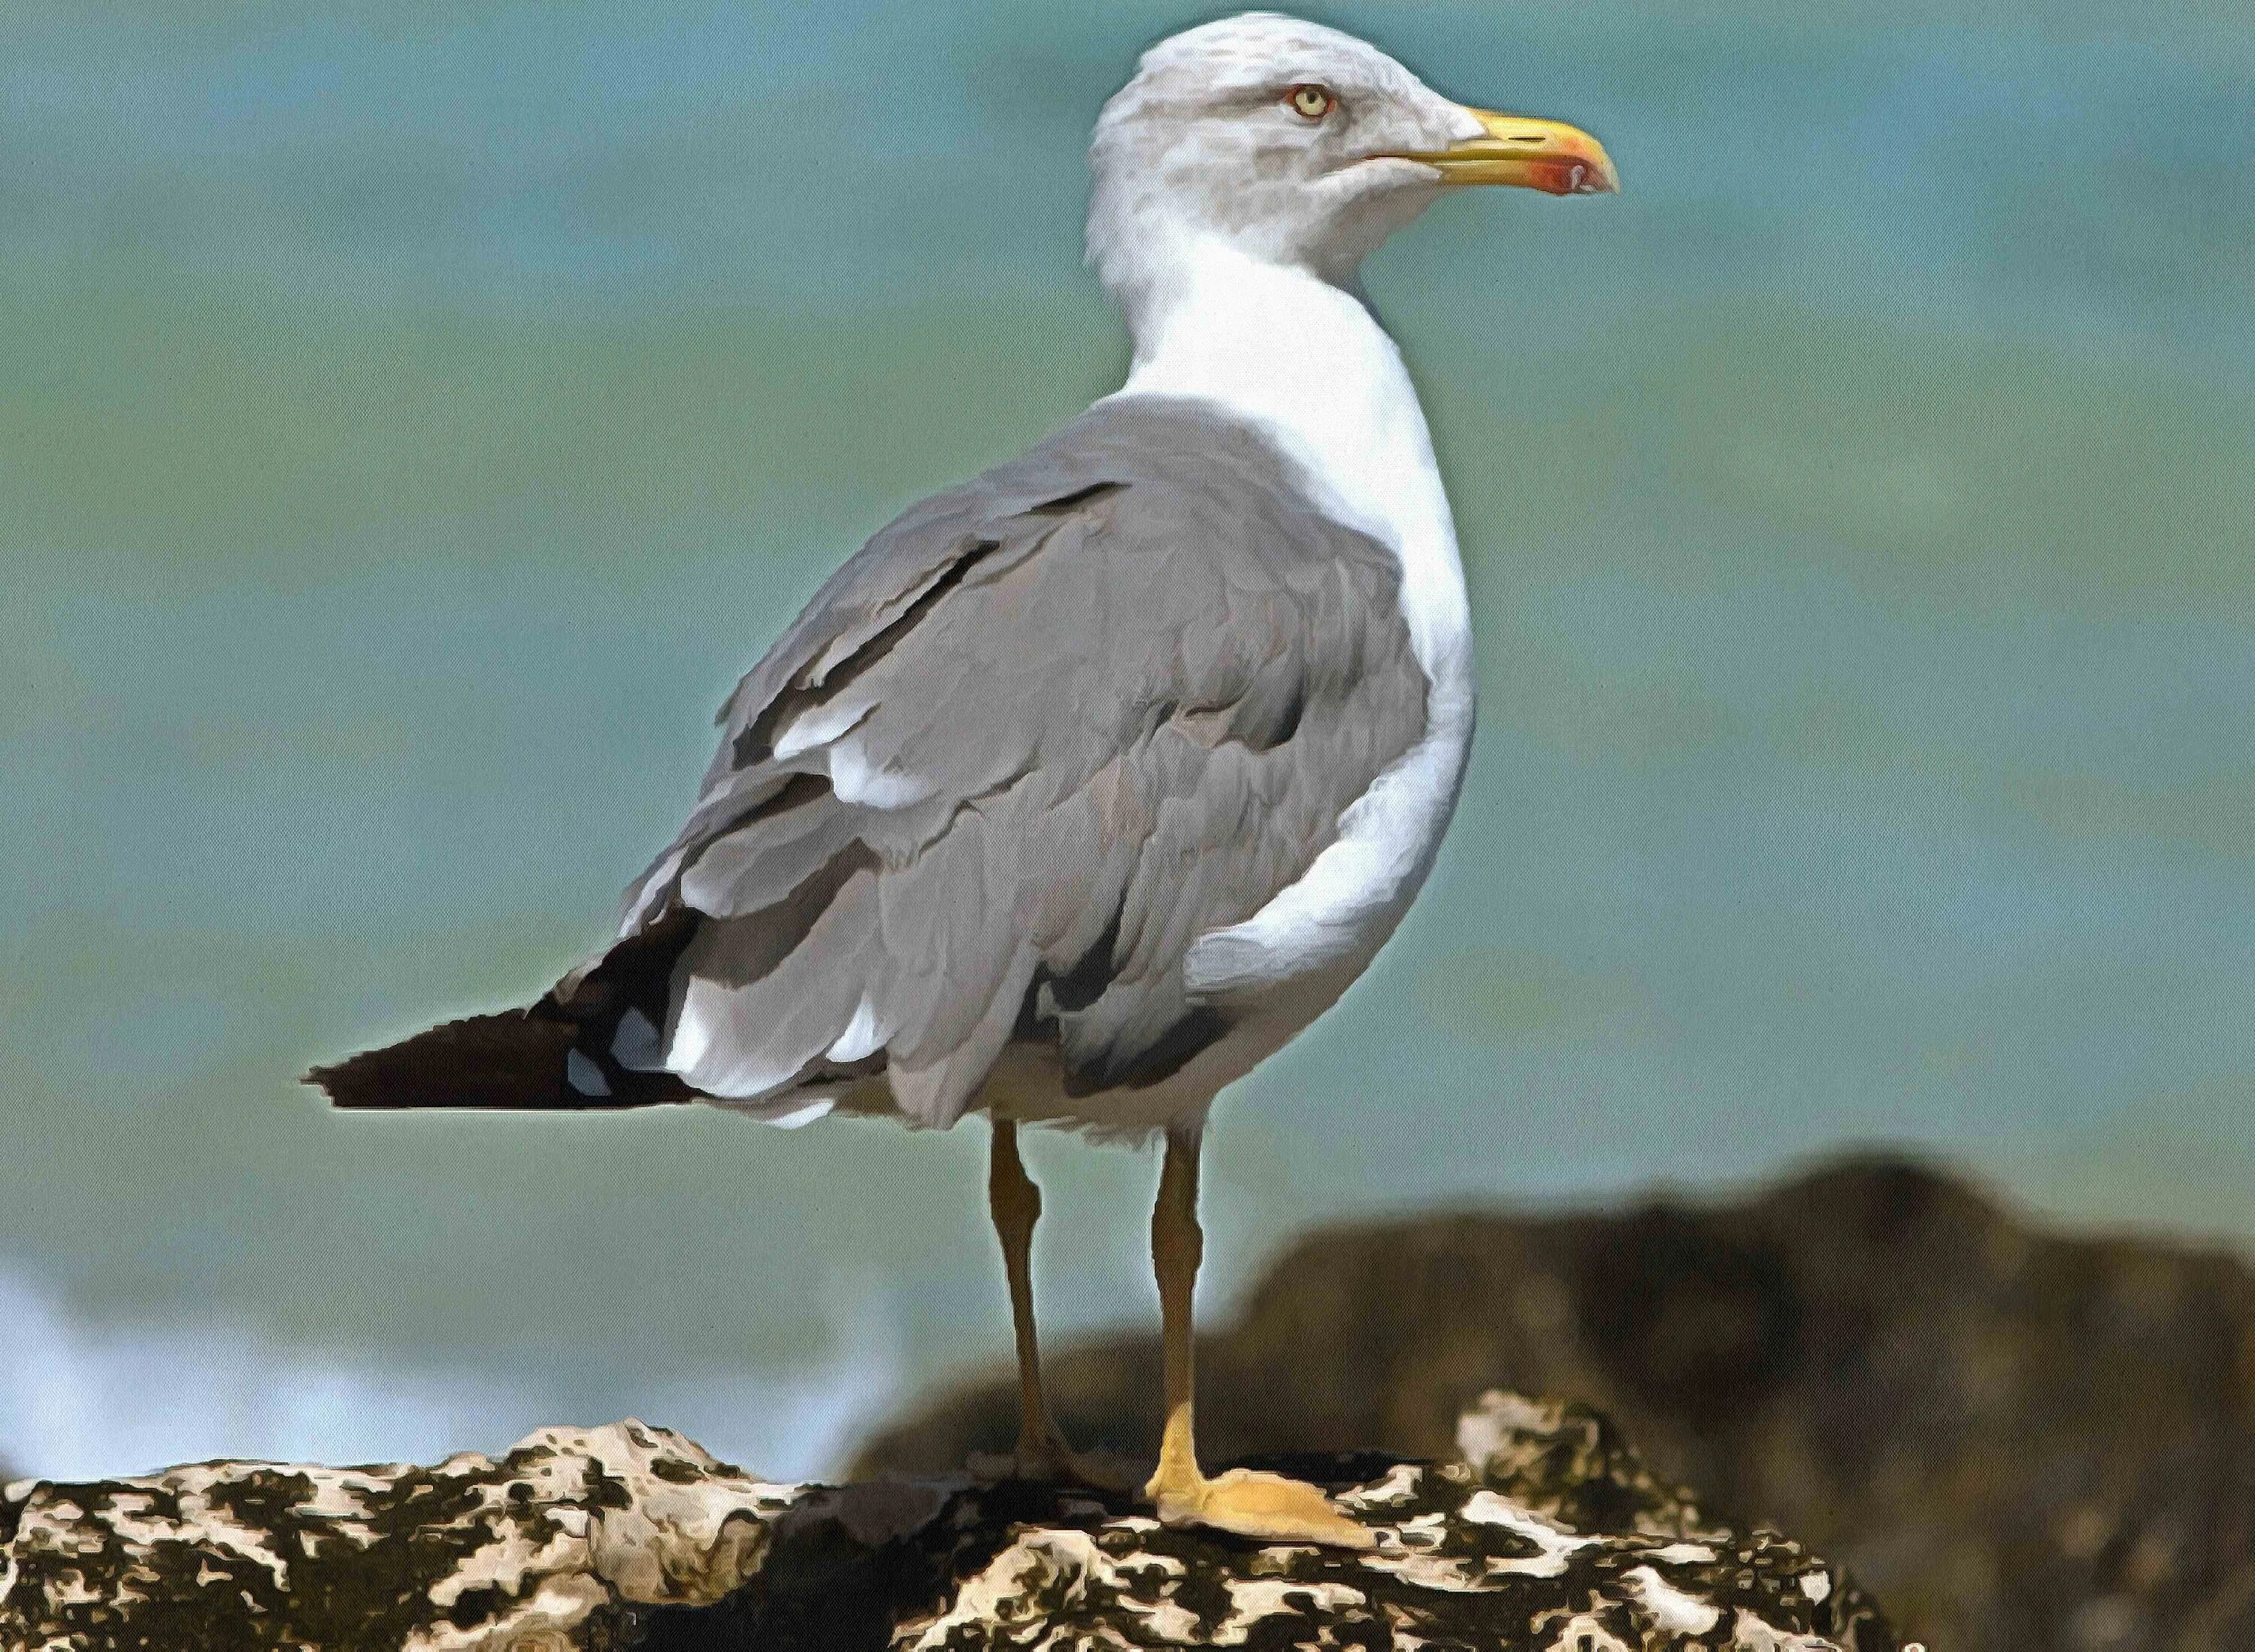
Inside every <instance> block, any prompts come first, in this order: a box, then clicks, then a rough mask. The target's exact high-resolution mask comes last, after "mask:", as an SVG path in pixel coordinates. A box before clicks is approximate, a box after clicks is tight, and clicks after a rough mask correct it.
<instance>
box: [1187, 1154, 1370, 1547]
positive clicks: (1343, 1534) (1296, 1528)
mask: <svg viewBox="0 0 2255 1652" xmlns="http://www.w3.org/2000/svg"><path fill="white" fill-rule="evenodd" d="M1204 1253H1205V1234H1203V1233H1201V1232H1200V1231H1199V1228H1198V1131H1197V1130H1196V1129H1195V1128H1190V1129H1176V1130H1170V1131H1168V1132H1167V1159H1166V1164H1165V1166H1164V1168H1163V1169H1162V1170H1160V1172H1159V1198H1158V1202H1157V1203H1156V1204H1155V1205H1154V1206H1152V1208H1151V1266H1152V1271H1153V1272H1154V1273H1156V1275H1157V1276H1158V1281H1159V1321H1160V1327H1161V1333H1162V1336H1163V1339H1164V1347H1165V1369H1166V1389H1167V1424H1166V1432H1165V1433H1164V1434H1163V1436H1162V1437H1161V1438H1160V1443H1159V1466H1158V1470H1157V1472H1156V1473H1154V1474H1153V1475H1152V1476H1151V1480H1150V1484H1149V1485H1148V1486H1146V1487H1144V1488H1143V1494H1144V1495H1145V1496H1147V1497H1149V1499H1150V1500H1151V1502H1152V1505H1153V1507H1154V1508H1156V1510H1157V1511H1158V1515H1159V1518H1160V1519H1161V1520H1162V1521H1163V1522H1165V1523H1166V1524H1168V1525H1170V1526H1212V1527H1214V1528H1216V1529H1219V1530H1221V1531H1227V1532H1234V1533H1236V1534H1237V1535H1238V1536H1244V1537H1261V1538H1267V1539H1269V1540H1271V1541H1273V1542H1279V1543H1330V1544H1331V1545H1333V1546H1334V1547H1337V1548H1341V1549H1367V1548H1369V1547H1371V1546H1372V1544H1373V1543H1375V1542H1376V1541H1377V1540H1376V1539H1375V1538H1374V1537H1373V1536H1372V1535H1371V1533H1370V1531H1369V1529H1367V1528H1366V1527H1363V1526H1359V1525H1357V1524H1356V1523H1355V1522H1353V1521H1352V1520H1349V1519H1348V1518H1347V1517H1346V1516H1345V1515H1342V1514H1341V1513H1339V1511H1338V1509H1337V1508H1333V1507H1332V1506H1331V1500H1330V1499H1328V1498H1326V1497H1325V1496H1324V1494H1323V1493H1322V1492H1320V1491H1318V1490H1317V1488H1316V1487H1313V1486H1309V1485H1306V1484H1303V1482H1301V1481H1299V1480H1286V1479H1284V1478H1283V1477H1282V1475H1278V1474H1262V1473H1254V1471H1253V1470H1250V1469H1243V1468H1233V1469H1232V1470H1230V1471H1229V1473H1226V1474H1223V1475H1220V1476H1219V1477H1217V1478H1216V1479H1213V1480H1208V1479H1207V1478H1206V1477H1205V1474H1204V1473H1200V1472H1199V1469H1198V1445H1197V1441H1196V1439H1195V1438H1194V1429H1193V1426H1192V1413H1193V1411H1194V1409H1195V1405H1194V1396H1193V1393H1192V1390H1193V1389H1194V1388H1195V1387H1196V1385H1197V1372H1196V1370H1195V1353H1196V1332H1195V1331H1194V1329H1193V1326H1192V1323H1191V1301H1192V1297H1193V1296H1194V1294H1195V1292H1196V1290H1197V1286H1198V1262H1199V1261H1200V1260H1201V1258H1202V1257H1203V1255H1204Z"/></svg>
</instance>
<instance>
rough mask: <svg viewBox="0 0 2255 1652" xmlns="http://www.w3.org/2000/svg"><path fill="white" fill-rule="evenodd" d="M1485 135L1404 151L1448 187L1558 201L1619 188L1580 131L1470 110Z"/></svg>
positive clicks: (1602, 156) (1600, 151) (1600, 150)
mask: <svg viewBox="0 0 2255 1652" xmlns="http://www.w3.org/2000/svg"><path fill="white" fill-rule="evenodd" d="M1465 114H1467V115H1469V116H1472V118H1473V119H1474V120H1476V121H1478V122H1479V123H1480V125H1481V127H1482V128H1483V129H1484V130H1482V131H1481V133H1480V135H1479V137H1467V138H1464V139H1461V140H1459V141H1458V142H1457V143H1454V144H1450V145H1449V146H1448V147H1447V148H1446V149H1437V150H1425V151H1402V152H1397V153H1395V154H1394V156H1393V157H1392V158H1394V159H1396V160H1414V161H1419V162H1422V163H1423V165H1428V166H1430V167H1431V168H1433V170H1434V171H1436V172H1439V173H1440V174H1441V181H1442V182H1443V183H1444V184H1512V185H1515V186H1518V187H1520V188H1521V189H1540V190H1542V191H1543V192H1545V193H1549V194H1553V195H1605V194H1611V193H1613V192H1615V191H1616V190H1618V189H1619V187H1620V174H1619V173H1618V172H1615V171H1614V170H1613V163H1612V157H1610V156H1608V155H1607V154H1606V153H1605V145H1604V144H1600V143H1599V142H1598V140H1597V139H1596V138H1594V137H1591V136H1590V135H1589V134H1588V133H1587V132H1585V131H1584V130H1582V129H1581V128H1580V127H1578V126H1569V125H1567V124H1566V123H1564V122H1563V121H1538V120H1535V119H1534V118H1533V117H1532V116H1526V115H1499V114H1497V113H1496V112H1495V111H1494V110H1493V109H1466V110H1465Z"/></svg>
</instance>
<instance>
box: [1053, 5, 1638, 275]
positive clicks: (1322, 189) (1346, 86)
mask: <svg viewBox="0 0 2255 1652" xmlns="http://www.w3.org/2000/svg"><path fill="white" fill-rule="evenodd" d="M1089 160H1090V165H1091V167H1092V171H1093V172H1094V173H1095V188H1094V192H1093V193H1092V197H1091V200H1090V202H1089V211H1088V257H1089V262H1090V263H1091V264H1093V265H1094V266H1095V267H1096V271H1097V273H1098V275H1099V277H1100V278H1102V280H1103V282H1104V284H1105V285H1106V287H1107V288H1109V289H1111V291H1112V292H1113V293H1114V294H1115V295H1117V296H1119V297H1120V299H1123V300H1124V301H1126V302H1127V304H1128V305H1129V306H1130V307H1131V309H1132V308H1133V307H1134V306H1135V302H1136V299H1137V298H1138V296H1139V294H1140V292H1142V289H1144V288H1146V287H1148V286H1149V285H1150V284H1151V283H1152V282H1153V281H1154V280H1156V279H1158V278H1161V277H1163V273H1164V271H1165V270H1166V269H1167V267H1168V266H1169V265H1170V264H1171V263H1173V262H1174V261H1176V260H1177V259H1178V258H1179V257H1181V256H1182V255H1183V253H1184V250H1185V249H1186V247H1187V246H1188V244H1190V243H1195V242H1197V241H1198V240H1200V239H1205V238H1219V239H1221V240H1224V241H1226V242H1227V243H1230V244H1231V245H1232V246H1233V247H1234V248H1235V249H1236V250H1239V251H1240V252H1242V253H1245V254H1247V255H1248V256H1251V257H1255V258H1258V259H1260V260H1261V261H1262V262H1264V263H1272V264H1284V265H1289V266H1296V267H1298V268H1301V269H1304V270H1307V271H1310V272H1311V273H1313V274H1315V275H1317V277H1319V278H1322V279H1324V280H1325V281H1329V282H1331V283H1333V284H1335V285H1347V284H1348V283H1351V282H1352V279H1353V277H1354V272H1355V271H1356V268H1357V267H1358V266H1359V264H1361V262H1362V260H1363V259H1364V258H1365V257H1367V256H1368V255H1369V254H1370V253H1371V252H1373V251H1374V250H1376V249H1377V247H1378V246H1379V244H1380V243H1382V242H1383V241H1384V240H1385V239H1386V238H1387V236H1388V235H1391V234H1393V232H1394V230H1396V229H1398V228H1401V226H1402V225H1404V224H1406V223H1408V221H1410V220H1411V219H1413V218H1415V217H1416V215H1417V214H1419V213H1421V212H1423V210H1424V209H1425V208H1426V207H1429V206H1430V205H1431V204H1432V202H1433V201H1434V200H1435V199H1437V196H1438V195H1439V193H1440V192H1441V190H1442V189H1443V188H1444V187H1445V186H1449V185H1451V184H1459V183H1492V184H1520V185H1524V186H1530V187H1534V188H1538V189H1543V190H1547V191H1549V192H1550V193H1557V194H1564V193H1591V192H1596V191H1600V190H1608V189H1611V188H1612V187H1614V179H1613V171H1612V163H1611V162H1610V161H1608V160H1607V159H1606V158H1605V151H1604V150H1603V149H1602V148H1601V147H1599V146H1598V143H1597V140H1596V139H1594V138H1592V137H1590V136H1589V135H1588V134H1587V133H1585V132H1581V131H1577V130H1575V129H1574V128H1572V127H1570V126H1563V125H1560V124H1558V123H1555V122H1549V121H1535V120H1529V119H1527V118H1524V117H1521V116H1501V115H1496V114H1493V113H1491V112H1489V111H1487V110H1485V109H1472V108H1469V107H1467V106H1466V105H1465V104H1461V103H1457V102H1451V101H1450V100H1449V99H1448V98H1445V97H1443V96H1442V95H1440V94H1439V93H1437V92H1436V91H1434V90H1433V89H1432V88H1430V87H1428V86H1427V85H1425V83H1424V82H1423V81H1420V80H1419V79H1418V78H1417V77H1416V75H1414V74H1411V73H1410V72H1409V71H1408V69H1406V68H1404V67H1402V66H1401V64H1399V63H1397V62H1395V61H1394V60H1393V59H1392V58H1390V57H1388V56H1387V55H1386V53H1383V52H1380V50H1379V49H1378V48H1377V47H1375V46H1371V45H1369V44H1367V43H1366V42H1365V41H1361V40H1358V39H1355V38H1354V37H1353V36H1352V35H1349V34H1342V33H1340V32H1338V30H1336V29H1327V28H1324V26H1323V25H1320V24H1314V23H1304V22H1302V21H1301V20H1300V19H1298V18H1287V17H1282V16H1280V15H1278V14H1276V13H1275V12H1265V11H1254V12H1247V13H1246V14H1245V15H1243V16H1242V17H1235V18H1224V19H1222V20H1221V21H1219V22H1216V23H1208V24H1204V25H1200V26H1198V27H1197V28H1194V29H1191V30H1187V31H1185V32H1183V33H1181V34H1177V35H1175V36H1173V37H1172V38H1170V39H1165V40H1162V41H1161V42H1160V43H1159V44H1158V45H1156V46H1153V47H1152V48H1151V49H1150V50H1149V52H1147V53H1144V54H1143V59H1142V63H1141V64H1140V65H1139V66H1138V67H1137V69H1136V72H1135V78H1134V79H1132V80H1131V81H1128V82H1127V85H1126V86H1124V87H1122V88H1120V90H1119V91H1118V92H1117V93H1115V94H1114V95H1113V97H1112V99H1111V101H1110V102H1106V104H1105V106H1104V112H1103V113H1102V114H1101V115H1100V116H1098V118H1097V123H1096V134H1095V137H1094V138H1093V139H1092V142H1091V144H1090V145H1089Z"/></svg>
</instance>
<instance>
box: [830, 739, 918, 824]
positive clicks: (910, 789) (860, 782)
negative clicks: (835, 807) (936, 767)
mask: <svg viewBox="0 0 2255 1652" xmlns="http://www.w3.org/2000/svg"><path fill="white" fill-rule="evenodd" d="M827 755H828V758H829V763H830V789H831V791H834V792H836V793H837V794H838V801H839V802H840V803H858V804H861V805H862V806H863V807H865V808H870V809H905V808H908V807H909V806H910V805H912V804H918V803H922V802H923V801H924V799H925V798H929V797H930V796H931V791H932V787H931V781H929V780H925V779H923V778H921V777H918V776H916V775H900V774H893V773H890V772H889V771H888V770H883V769H880V768H877V767H876V766H875V765H874V764H873V763H870V761H869V759H868V754H867V753H865V752H864V751H862V749H861V747H859V746H858V745H854V744H853V743H852V742H847V743H846V744H844V745H838V746H832V747H831V748H830V750H829V752H828V754H827Z"/></svg>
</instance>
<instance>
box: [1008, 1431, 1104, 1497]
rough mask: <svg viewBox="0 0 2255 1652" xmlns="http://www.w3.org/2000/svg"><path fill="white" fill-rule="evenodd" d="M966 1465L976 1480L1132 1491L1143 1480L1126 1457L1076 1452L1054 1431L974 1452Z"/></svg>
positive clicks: (1100, 1490) (1093, 1489) (1095, 1489)
mask: <svg viewBox="0 0 2255 1652" xmlns="http://www.w3.org/2000/svg"><path fill="white" fill-rule="evenodd" d="M966 1466H967V1467H968V1468H969V1469H970V1470H971V1473H972V1475H973V1478H974V1479H977V1480H990V1481H991V1480H1029V1481H1032V1482H1034V1483H1035V1484H1037V1485H1044V1486H1085V1487H1087V1488H1088V1489H1089V1490H1091V1491H1098V1492H1113V1493H1119V1492H1130V1491H1134V1490H1135V1487H1136V1486H1137V1484H1138V1483H1139V1482H1140V1481H1141V1480H1142V1474H1141V1473H1139V1472H1138V1469H1137V1466H1136V1465H1135V1464H1134V1463H1132V1462H1130V1461H1128V1460H1127V1459H1126V1458H1121V1457H1114V1456H1113V1454H1112V1453H1111V1452H1076V1451H1074V1450H1073V1449H1072V1447H1071V1446H1070V1445H1066V1444H1065V1443H1064V1438H1063V1437H1062V1436H1059V1435H1055V1434H1050V1435H1044V1436H1040V1437H1036V1438H1026V1439H1021V1440H1020V1441H1019V1442H1018V1444H1017V1448H1016V1449H1015V1451H1009V1452H973V1453H972V1454H971V1460H970V1462H969V1463H968V1464H967V1465H966Z"/></svg>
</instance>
